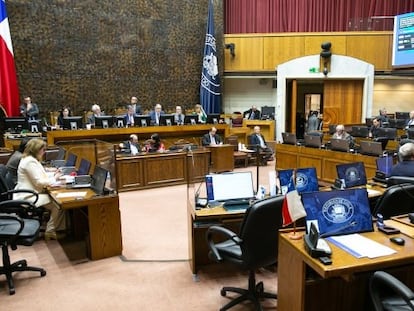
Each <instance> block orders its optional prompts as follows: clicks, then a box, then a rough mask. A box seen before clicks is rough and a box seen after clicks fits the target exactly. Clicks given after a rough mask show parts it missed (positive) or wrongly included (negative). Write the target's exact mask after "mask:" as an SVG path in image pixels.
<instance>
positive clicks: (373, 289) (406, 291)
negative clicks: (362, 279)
mask: <svg viewBox="0 0 414 311" xmlns="http://www.w3.org/2000/svg"><path fill="white" fill-rule="evenodd" d="M369 292H370V295H371V300H372V303H373V305H374V308H375V310H376V311H385V310H395V311H398V310H401V311H403V310H414V293H413V292H412V290H411V289H410V288H408V287H407V286H406V285H405V284H404V283H402V282H401V281H400V280H398V279H397V278H395V277H393V276H392V275H390V274H389V273H387V272H384V271H376V272H375V273H374V274H373V275H372V276H371V279H370V282H369Z"/></svg>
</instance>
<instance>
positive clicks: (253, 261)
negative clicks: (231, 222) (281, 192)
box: [206, 196, 284, 311]
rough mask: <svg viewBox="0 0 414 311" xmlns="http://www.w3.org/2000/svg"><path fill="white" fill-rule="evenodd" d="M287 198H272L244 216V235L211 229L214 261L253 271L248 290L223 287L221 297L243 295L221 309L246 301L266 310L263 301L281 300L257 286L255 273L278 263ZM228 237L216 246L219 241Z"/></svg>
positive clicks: (211, 254) (223, 228)
mask: <svg viewBox="0 0 414 311" xmlns="http://www.w3.org/2000/svg"><path fill="white" fill-rule="evenodd" d="M283 198H284V197H283V196H277V197H271V198H268V199H264V200H261V201H258V202H256V203H254V204H253V205H252V206H251V207H249V208H248V209H247V211H246V214H245V216H244V220H243V223H242V226H241V228H240V233H239V234H236V233H234V232H232V231H231V230H229V229H227V228H225V227H221V226H211V227H210V228H209V229H208V230H207V234H206V237H207V243H208V246H209V248H210V253H209V256H210V258H211V259H213V260H215V261H218V262H221V261H229V262H232V263H234V264H236V265H238V266H240V267H241V268H242V269H246V270H249V281H248V289H242V288H235V287H223V288H222V290H221V292H220V293H221V295H222V296H225V295H226V293H227V292H235V293H239V294H240V296H239V297H237V298H236V299H234V300H232V301H230V302H229V303H228V304H226V305H225V306H224V307H222V308H221V309H220V310H222V311H223V310H227V309H229V308H231V307H233V306H235V305H236V304H239V303H241V302H242V301H244V300H250V301H252V302H253V303H254V305H255V309H256V310H262V307H261V305H260V302H259V299H260V298H273V299H277V295H276V294H271V293H267V292H265V291H264V286H263V282H259V283H257V284H256V277H255V270H256V269H258V268H261V267H266V266H270V265H272V264H274V263H276V261H277V254H278V230H279V229H280V228H281V226H282V204H283ZM219 237H221V238H223V237H224V238H225V239H226V240H224V241H223V240H222V242H219V243H215V242H214V241H217V238H219Z"/></svg>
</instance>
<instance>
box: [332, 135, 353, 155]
mask: <svg viewBox="0 0 414 311" xmlns="http://www.w3.org/2000/svg"><path fill="white" fill-rule="evenodd" d="M331 150H335V151H343V152H349V141H348V140H346V139H340V138H332V139H331Z"/></svg>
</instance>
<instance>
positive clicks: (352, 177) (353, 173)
mask: <svg viewBox="0 0 414 311" xmlns="http://www.w3.org/2000/svg"><path fill="white" fill-rule="evenodd" d="M345 176H346V179H347V180H349V181H357V180H358V179H359V178H360V177H359V172H358V170H357V169H356V168H355V167H350V168H348V169H347V170H346V171H345Z"/></svg>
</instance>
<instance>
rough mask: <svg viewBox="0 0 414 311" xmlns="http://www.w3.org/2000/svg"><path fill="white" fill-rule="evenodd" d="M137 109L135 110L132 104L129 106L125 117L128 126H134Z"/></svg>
mask: <svg viewBox="0 0 414 311" xmlns="http://www.w3.org/2000/svg"><path fill="white" fill-rule="evenodd" d="M135 115H136V114H135V111H134V107H132V106H131V105H128V106H127V113H126V115H125V117H124V123H125V124H126V126H134V124H135V119H134V117H135Z"/></svg>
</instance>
